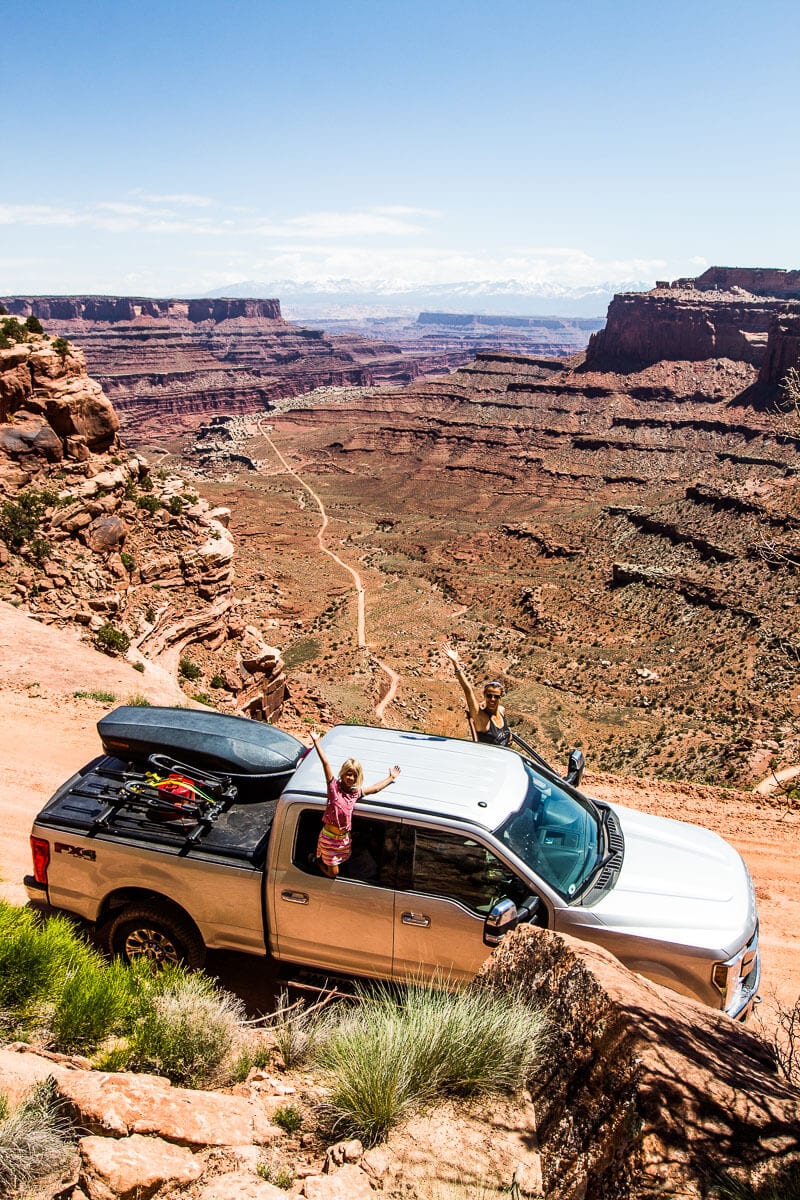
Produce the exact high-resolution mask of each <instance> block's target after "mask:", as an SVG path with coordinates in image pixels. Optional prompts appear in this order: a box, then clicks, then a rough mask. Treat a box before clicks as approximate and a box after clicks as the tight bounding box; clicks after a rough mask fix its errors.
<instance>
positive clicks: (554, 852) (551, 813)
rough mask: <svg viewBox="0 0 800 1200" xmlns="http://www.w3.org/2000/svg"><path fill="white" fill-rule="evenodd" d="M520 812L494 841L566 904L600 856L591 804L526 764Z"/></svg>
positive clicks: (598, 837) (502, 826)
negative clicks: (523, 793)
mask: <svg viewBox="0 0 800 1200" xmlns="http://www.w3.org/2000/svg"><path fill="white" fill-rule="evenodd" d="M525 772H526V774H527V776H528V791H527V794H526V796H525V800H524V802H523V805H522V808H520V809H519V810H518V811H517V812H515V813H512V814H511V816H510V817H508V819H507V820H505V821H504V822H503V824H502V825H501V826H500V828H499V829H497V830H496V831H495V837H497V838H499V839H500V841H501V842H502V843H503V844H504V845H505V846H508V848H509V850H511V851H513V853H514V854H516V855H517V857H518V858H521V859H522V861H523V862H524V863H526V864H527V866H529V867H530V869H531V870H532V871H533V872H534V873H535V874H536V875H538V876H540V878H541V879H543V880H544V881H545V882H546V883H549V885H550V887H551V888H553V889H554V891H556V892H558V894H559V895H560V896H562V897H563V898H564V899H565V900H571V899H572V898H573V896H575V895H577V894H578V893H579V892H580V891H581V890H582V889H583V887H584V885H585V884H586V882H587V880H588V878H589V876H590V875H591V873H592V871H593V870H594V869H595V867H596V866H597V864H598V862H599V860H600V855H601V833H600V818H599V816H598V815H597V813H596V811H595V809H594V806H593V805H592V803H591V801H589V800H587V799H585V798H582V799H578V798H577V797H575V796H573V795H571V794H570V793H569V792H567V791H564V789H563V788H561V787H559V786H558V784H556V783H553V782H551V781H550V780H549V779H546V778H545V777H544V776H543V775H539V774H538V773H537V772H536V771H534V769H533V768H532V767H531V766H529V765H528V763H526V764H525Z"/></svg>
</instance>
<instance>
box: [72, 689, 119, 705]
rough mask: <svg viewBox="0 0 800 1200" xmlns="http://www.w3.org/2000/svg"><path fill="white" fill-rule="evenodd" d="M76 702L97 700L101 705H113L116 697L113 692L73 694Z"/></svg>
mask: <svg viewBox="0 0 800 1200" xmlns="http://www.w3.org/2000/svg"><path fill="white" fill-rule="evenodd" d="M72 694H73V696H74V697H75V699H76V700H97V701H99V702H100V703H101V704H113V703H114V702H115V701H116V699H117V697H116V696H115V695H114V693H113V692H73V693H72Z"/></svg>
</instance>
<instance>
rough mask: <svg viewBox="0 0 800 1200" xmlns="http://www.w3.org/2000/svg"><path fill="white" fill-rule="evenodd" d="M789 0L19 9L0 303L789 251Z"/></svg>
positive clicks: (641, 270) (772, 256) (2, 74)
mask: <svg viewBox="0 0 800 1200" xmlns="http://www.w3.org/2000/svg"><path fill="white" fill-rule="evenodd" d="M798 46H800V4H798V3H797V0H760V2H759V3H758V4H756V3H753V2H750V0H746V2H745V0H670V2H669V3H665V4H656V3H653V2H652V0H573V2H572V3H562V4H555V3H553V2H552V0H550V2H548V3H542V2H540V0H495V2H494V3H489V0H486V2H484V3H476V2H473V0H462V2H461V3H451V2H450V0H438V2H437V0H404V2H402V3H401V2H400V0H371V2H370V0H214V2H213V3H211V2H210V0H157V2H154V0H136V2H135V3H134V2H131V0H113V2H109V0H102V2H98V0H59V2H58V3H56V2H55V0H39V2H38V3H37V4H35V5H27V6H26V5H22V6H19V5H17V6H15V7H13V8H7V9H6V11H5V12H4V14H3V20H2V26H0V80H1V81H2V82H1V84H0V95H2V97H3V103H2V111H3V120H2V130H3V132H2V136H0V295H13V294H20V293H38V294H51V293H67V294H69V293H73V294H98V293H99V294H103V293H107V294H108V293H110V294H129V295H155V296H176V295H189V294H204V293H206V292H208V291H211V290H213V289H216V288H222V287H226V286H230V285H232V284H235V283H237V282H238V281H242V280H291V281H295V282H297V283H302V284H308V285H312V286H320V285H322V286H325V285H326V284H330V281H332V280H340V279H349V280H352V281H354V282H355V283H357V284H358V285H359V286H362V287H365V288H370V287H375V286H381V285H382V286H384V287H386V286H392V287H394V286H397V287H400V288H410V287H420V286H423V287H424V286H429V285H431V284H450V283H457V282H459V281H462V280H480V281H494V282H497V281H500V282H503V281H507V280H517V281H520V282H522V283H524V284H525V285H526V286H528V287H537V286H548V285H555V286H559V287H566V288H582V287H591V286H596V285H599V284H609V283H610V284H611V285H612V287H613V286H616V285H620V284H624V283H629V282H631V281H641V282H642V283H647V282H652V281H654V280H655V279H656V278H666V279H674V278H677V277H679V276H683V275H696V274H699V273H700V272H701V271H702V270H703V269H704V268H705V267H706V266H708V265H725V266H767V267H786V268H800V221H799V220H798V214H800V145H798V142H799V141H800V121H798V112H800V59H799V58H798Z"/></svg>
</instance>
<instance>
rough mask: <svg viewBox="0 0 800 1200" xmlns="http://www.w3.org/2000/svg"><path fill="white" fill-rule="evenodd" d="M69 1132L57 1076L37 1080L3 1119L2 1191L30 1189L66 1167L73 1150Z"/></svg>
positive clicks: (0, 1124)
mask: <svg viewBox="0 0 800 1200" xmlns="http://www.w3.org/2000/svg"><path fill="white" fill-rule="evenodd" d="M70 1132H71V1131H70V1126H69V1123H68V1122H67V1120H66V1119H65V1118H64V1116H63V1115H62V1114H61V1113H60V1112H59V1108H58V1105H57V1103H56V1100H55V1082H54V1080H53V1079H52V1078H50V1079H47V1080H45V1081H44V1082H42V1083H40V1084H37V1085H36V1087H34V1088H33V1089H32V1090H31V1091H30V1092H29V1093H28V1095H27V1096H26V1097H25V1099H24V1100H23V1102H22V1104H20V1105H19V1106H18V1107H17V1108H15V1109H14V1110H13V1112H11V1113H8V1114H7V1115H5V1116H4V1117H3V1118H2V1119H0V1195H3V1196H11V1195H14V1194H17V1193H19V1192H22V1191H23V1190H25V1191H27V1190H28V1189H30V1188H32V1187H33V1186H34V1185H35V1183H36V1181H37V1180H38V1179H41V1178H43V1177H44V1176H45V1175H49V1174H51V1173H52V1172H54V1171H57V1170H59V1169H60V1168H62V1167H64V1166H65V1165H66V1164H67V1162H68V1160H69V1157H70V1153H71V1147H70V1144H69V1140H68V1138H69V1135H70Z"/></svg>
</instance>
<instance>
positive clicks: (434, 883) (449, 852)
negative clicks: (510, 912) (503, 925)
mask: <svg viewBox="0 0 800 1200" xmlns="http://www.w3.org/2000/svg"><path fill="white" fill-rule="evenodd" d="M412 832H413V834H414V835H415V837H414V843H415V844H414V851H413V854H414V858H413V866H412V871H411V880H412V882H411V887H412V889H413V891H415V892H425V893H426V894H427V895H429V896H444V897H447V898H449V899H451V900H459V901H460V902H461V903H462V904H463V905H465V906H466V907H467V908H469V909H472V911H473V912H477V913H482V914H485V913H488V912H489V910H490V908H491V907H492V905H494V904H496V903H497V901H498V900H502V899H504V898H506V897H507V898H508V899H509V900H513V901H514V903H515V904H517V905H521V904H522V903H523V900H524V899H525V897H526V895H527V894H528V888H526V886H525V884H524V883H523V882H522V880H521V879H519V878H518V877H517V876H516V875H515V874H514V872H513V871H512V870H511V869H510V868H509V867H507V866H506V864H505V863H503V862H501V861H500V859H499V858H497V856H496V855H494V854H493V853H492V852H491V850H489V849H487V847H486V846H484V845H482V844H481V843H480V842H476V841H475V840H474V839H472V838H468V837H464V836H463V835H462V834H457V833H445V832H442V831H440V830H432V829H420V828H417V829H416V830H414V831H412Z"/></svg>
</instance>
